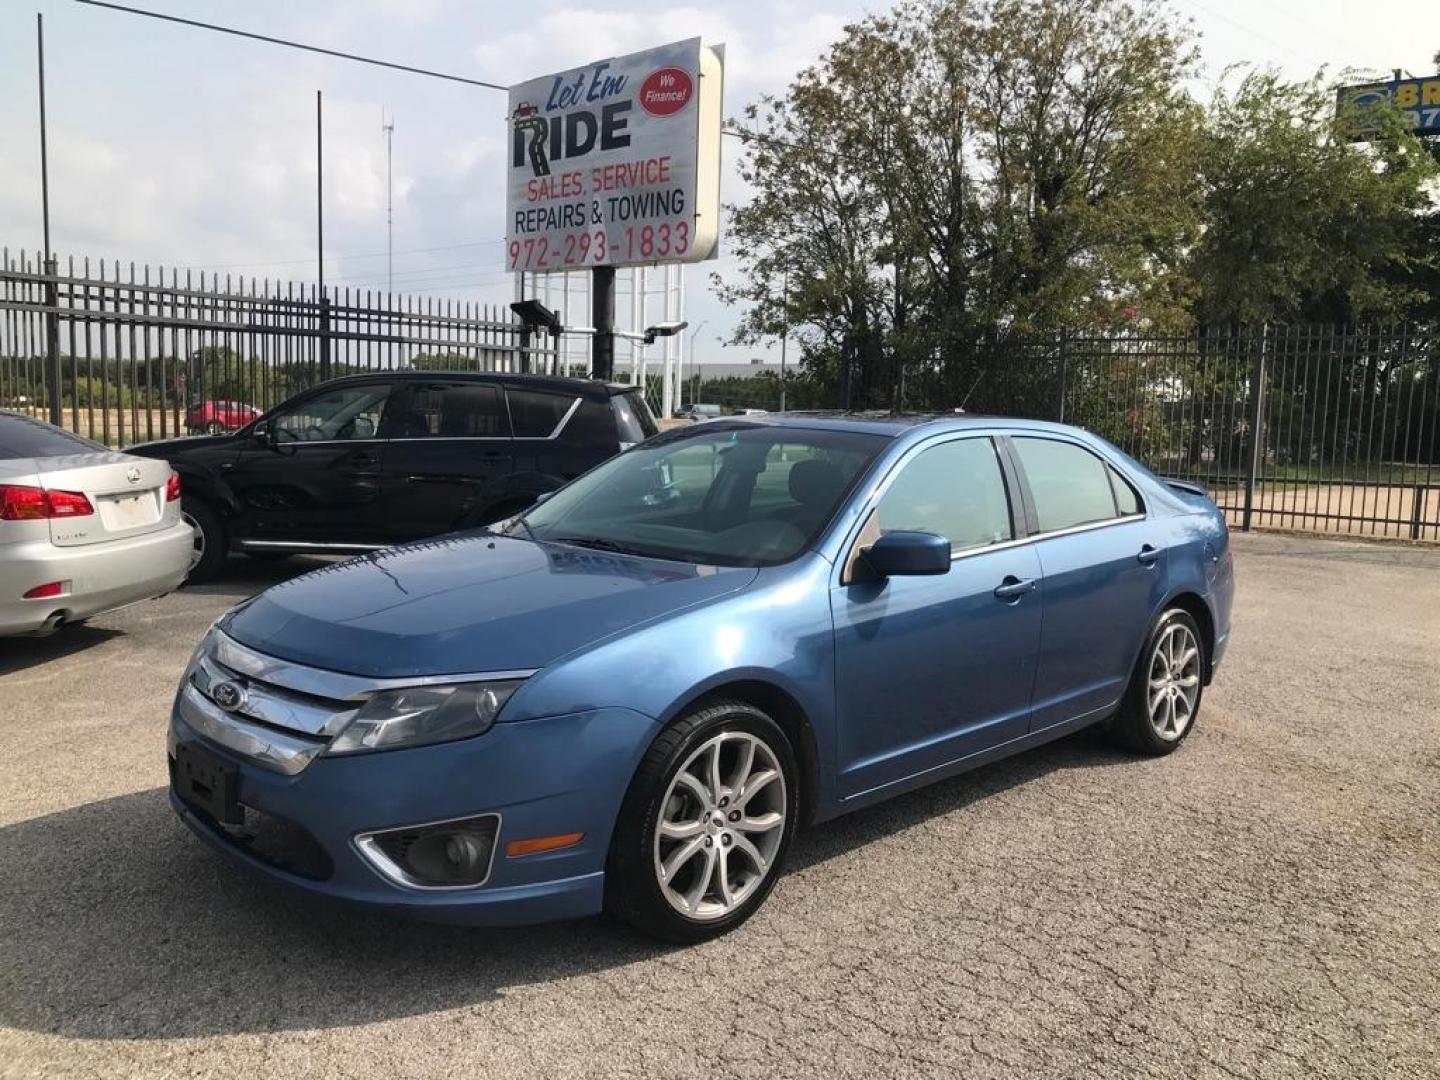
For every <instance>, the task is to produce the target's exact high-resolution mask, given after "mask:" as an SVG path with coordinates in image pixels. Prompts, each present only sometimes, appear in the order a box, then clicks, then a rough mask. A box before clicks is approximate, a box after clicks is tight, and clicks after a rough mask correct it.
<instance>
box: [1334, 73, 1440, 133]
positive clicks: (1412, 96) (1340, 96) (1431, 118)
mask: <svg viewBox="0 0 1440 1080" xmlns="http://www.w3.org/2000/svg"><path fill="white" fill-rule="evenodd" d="M1386 106H1388V107H1389V108H1394V109H1398V110H1399V111H1400V115H1401V116H1402V117H1403V118H1404V119H1405V121H1406V123H1407V125H1408V126H1409V128H1410V130H1411V131H1413V132H1415V134H1417V135H1440V75H1429V76H1426V77H1425V78H1422V79H1414V78H1410V79H1392V80H1390V81H1389V82H1380V83H1366V84H1364V85H1363V86H1342V87H1340V89H1339V91H1338V92H1337V94H1336V101H1335V108H1336V110H1337V113H1338V115H1339V116H1340V118H1341V120H1342V122H1343V123H1344V124H1345V127H1346V129H1347V133H1348V134H1349V136H1350V138H1352V139H1365V138H1368V137H1369V136H1371V135H1373V134H1374V133H1375V132H1376V131H1378V130H1379V129H1380V127H1381V123H1380V118H1381V115H1382V108H1383V107H1386Z"/></svg>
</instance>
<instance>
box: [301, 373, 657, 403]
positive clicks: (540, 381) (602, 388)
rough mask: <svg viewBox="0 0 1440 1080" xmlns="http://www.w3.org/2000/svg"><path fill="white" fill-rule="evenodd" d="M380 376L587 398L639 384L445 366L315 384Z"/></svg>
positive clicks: (629, 388) (620, 391)
mask: <svg viewBox="0 0 1440 1080" xmlns="http://www.w3.org/2000/svg"><path fill="white" fill-rule="evenodd" d="M382 377H383V378H386V379H393V380H396V381H400V382H413V381H423V380H426V379H448V380H458V381H461V382H484V383H504V384H505V385H506V386H514V387H518V388H522V389H528V390H550V391H558V392H561V393H566V394H579V395H581V396H583V397H591V398H595V397H601V396H605V397H614V396H615V395H616V394H624V393H628V392H630V391H632V390H638V389H639V387H635V386H630V385H629V384H628V383H616V382H599V381H597V380H595V379H572V378H569V377H567V376H564V375H520V374H517V373H512V372H507V371H450V370H445V369H440V370H434V371H432V370H428V369H426V370H416V369H413V368H405V369H401V370H396V371H362V372H360V373H358V374H355V375H342V376H340V377H339V378H335V379H327V380H326V381H325V382H323V383H320V384H318V385H319V386H330V385H332V384H336V385H344V384H346V383H356V382H368V381H370V380H371V379H375V378H382ZM317 388H318V387H317Z"/></svg>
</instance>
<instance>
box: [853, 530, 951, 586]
mask: <svg viewBox="0 0 1440 1080" xmlns="http://www.w3.org/2000/svg"><path fill="white" fill-rule="evenodd" d="M865 561H866V562H867V563H868V564H869V566H870V569H871V570H873V571H875V573H876V574H878V575H879V576H880V577H887V578H888V577H915V576H919V575H923V574H948V573H949V572H950V541H949V540H946V539H945V537H943V536H936V535H935V534H934V533H928V532H899V531H897V532H888V533H886V534H885V535H884V536H882V537H880V539H879V540H876V541H875V543H873V544H871V545H870V546H869V547H868V548H866V549H865Z"/></svg>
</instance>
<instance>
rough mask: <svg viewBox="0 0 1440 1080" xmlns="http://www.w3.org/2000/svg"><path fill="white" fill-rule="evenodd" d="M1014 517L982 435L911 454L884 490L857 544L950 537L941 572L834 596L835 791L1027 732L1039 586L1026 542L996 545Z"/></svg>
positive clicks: (850, 791)
mask: <svg viewBox="0 0 1440 1080" xmlns="http://www.w3.org/2000/svg"><path fill="white" fill-rule="evenodd" d="M1014 505H1015V506H1016V507H1018V505H1019V502H1018V498H1017V499H1015V501H1014ZM1015 522H1016V514H1015V513H1014V512H1012V497H1011V491H1010V484H1008V483H1007V480H1006V473H1005V472H1004V470H1003V469H1002V467H1001V464H1000V459H999V457H998V455H997V453H996V448H995V444H994V442H993V441H992V440H991V439H990V438H988V437H983V436H981V437H976V436H970V437H965V438H959V439H949V440H946V441H943V442H938V443H931V444H929V445H928V446H925V447H923V448H921V449H919V450H918V451H917V452H915V453H913V454H912V455H911V456H910V457H908V458H907V459H906V460H905V461H903V462H902V463H901V464H900V466H899V467H898V472H897V473H896V474H895V475H894V476H893V479H892V480H891V481H890V483H889V486H888V487H887V488H886V489H885V490H884V491H883V493H882V494H881V496H880V498H879V501H878V503H877V504H876V506H875V509H874V512H873V514H872V515H871V517H870V518H869V519H868V520H867V523H866V526H865V531H864V532H863V533H862V535H861V537H860V539H859V540H858V541H857V543H858V544H861V545H863V544H866V543H868V542H873V540H874V539H876V538H878V536H879V535H880V534H881V533H883V532H886V531H889V530H896V529H916V530H921V531H924V532H932V533H938V534H939V535H942V536H944V537H946V538H947V539H948V540H949V541H950V544H951V550H952V553H953V555H954V558H953V559H952V561H951V565H950V571H949V572H948V573H946V574H942V575H937V576H934V577H895V578H890V579H888V580H882V581H867V580H863V578H862V579H860V580H855V581H853V582H852V583H850V584H844V583H843V582H842V584H840V585H838V586H837V587H836V588H835V589H834V590H833V592H832V594H831V613H832V617H833V619H834V625H835V670H836V676H835V689H836V699H837V716H838V723H839V729H838V740H837V745H838V747H839V760H838V762H837V764H838V771H839V778H840V791H841V795H842V797H847V798H848V797H855V796H858V795H862V794H865V793H868V792H872V791H875V790H876V789H878V788H883V787H886V786H887V785H892V784H896V783H899V782H901V781H904V780H905V779H907V778H910V777H916V776H918V775H920V774H923V773H926V772H928V771H930V770H934V769H938V768H941V767H943V766H945V765H947V764H949V763H951V762H954V761H957V760H959V759H962V758H965V757H968V756H970V755H972V754H975V753H979V752H981V751H984V750H986V749H989V748H990V747H993V746H997V745H999V744H1001V743H1005V742H1009V741H1010V740H1012V739H1016V738H1019V737H1021V736H1023V735H1024V734H1025V733H1026V731H1027V730H1028V727H1029V709H1030V693H1031V687H1032V685H1033V683H1034V676H1035V654H1036V650H1037V648H1038V646H1039V642H1040V605H1041V593H1042V589H1041V575H1040V565H1039V560H1038V559H1037V557H1036V554H1035V551H1034V550H1033V548H1031V547H1030V546H1029V545H1025V544H1021V545H1016V546H999V545H1005V544H1006V543H1007V542H1008V541H1011V540H1013V539H1015V537H1016V524H1015ZM992 548H993V549H994V550H990V549H992ZM997 589H998V590H1000V591H999V593H998V594H997V591H996V590H997Z"/></svg>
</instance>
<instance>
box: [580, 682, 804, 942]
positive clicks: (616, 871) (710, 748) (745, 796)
mask: <svg viewBox="0 0 1440 1080" xmlns="http://www.w3.org/2000/svg"><path fill="white" fill-rule="evenodd" d="M797 784H798V780H797V772H796V768H795V755H794V752H793V750H792V748H791V746H790V742H789V740H788V739H787V738H786V737H785V733H784V732H783V731H781V730H780V728H779V726H778V725H777V724H776V723H775V722H774V721H773V720H771V719H770V717H768V716H766V715H765V714H764V713H763V712H761V711H760V710H759V709H756V708H754V707H753V706H750V705H745V704H742V703H739V702H722V703H719V704H716V705H713V706H710V707H708V708H704V709H700V710H698V711H696V712H693V713H690V714H689V715H687V716H684V717H682V718H681V719H679V720H677V721H675V723H673V724H672V725H670V727H668V728H666V729H665V731H663V732H661V734H660V735H659V737H657V738H656V740H655V742H654V743H653V744H652V745H651V747H650V750H649V752H648V753H647V754H646V755H645V759H644V760H643V761H642V762H641V764H640V768H639V769H638V770H637V771H636V774H635V779H634V780H633V781H632V782H631V784H630V790H629V791H628V792H627V793H626V796H625V802H624V805H623V806H622V808H621V811H620V818H619V821H618V822H617V824H616V829H615V838H614V840H613V842H612V844H611V848H610V858H609V862H608V863H607V867H606V875H605V877H606V894H607V895H606V907H607V908H608V910H610V911H611V912H613V913H614V914H616V915H618V916H620V917H621V918H623V919H625V920H627V921H628V922H630V923H632V924H633V925H635V926H636V927H638V928H639V929H641V930H644V931H645V932H646V933H649V934H653V935H655V936H657V937H661V938H664V939H666V940H668V941H674V942H678V943H681V944H690V943H693V942H698V941H704V940H707V939H708V938H712V937H716V936H718V935H720V934H723V933H725V932H726V931H727V930H731V929H733V928H734V927H736V926H738V925H740V924H741V923H742V922H744V921H745V920H746V919H748V918H749V917H750V916H751V915H752V914H754V912H755V910H756V909H757V908H759V906H760V905H761V904H762V903H764V902H765V898H766V897H767V896H768V895H769V894H770V890H771V888H773V887H774V884H775V879H776V878H777V877H778V876H779V874H780V868H781V866H782V865H783V863H784V860H785V854H786V851H787V850H788V849H789V846H790V840H791V837H792V836H793V835H794V831H795V819H796V807H797V806H798V805H799V789H798V786H797Z"/></svg>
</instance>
